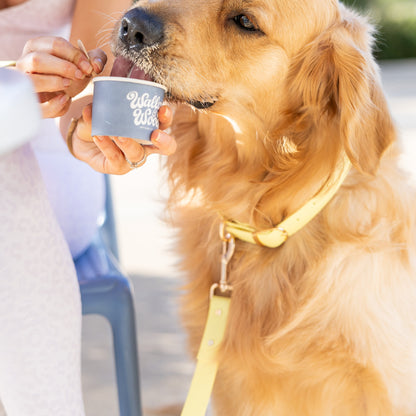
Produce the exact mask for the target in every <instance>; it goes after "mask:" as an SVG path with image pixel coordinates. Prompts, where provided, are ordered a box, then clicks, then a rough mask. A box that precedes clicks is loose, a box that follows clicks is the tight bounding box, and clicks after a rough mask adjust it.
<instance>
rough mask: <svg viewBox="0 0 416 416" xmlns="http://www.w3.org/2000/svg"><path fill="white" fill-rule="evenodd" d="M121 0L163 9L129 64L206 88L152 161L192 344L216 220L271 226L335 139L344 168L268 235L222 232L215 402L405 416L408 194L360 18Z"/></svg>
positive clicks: (244, 412) (413, 304) (412, 314)
mask: <svg viewBox="0 0 416 416" xmlns="http://www.w3.org/2000/svg"><path fill="white" fill-rule="evenodd" d="M133 7H142V8H144V9H145V10H147V12H148V13H151V14H153V15H155V16H158V17H159V18H160V19H161V20H162V21H163V22H164V38H163V41H162V42H161V43H160V45H158V47H155V48H153V49H152V50H150V51H147V52H146V53H145V52H142V53H141V55H138V56H135V57H134V59H136V60H137V61H138V63H139V64H140V65H141V66H143V67H144V68H146V70H147V72H149V73H150V74H151V75H152V77H153V78H154V79H155V80H156V81H158V82H161V83H163V84H165V85H166V86H167V87H168V89H169V93H170V95H171V96H172V97H173V98H174V99H176V100H178V101H190V100H194V101H195V100H199V101H215V104H214V105H213V106H212V107H210V108H208V109H207V110H206V111H204V112H199V111H195V110H192V109H191V108H190V107H188V106H179V107H178V109H177V113H176V116H175V124H174V127H173V134H174V135H175V137H176V139H177V142H178V150H177V152H176V154H175V155H173V156H171V157H170V159H169V162H168V167H169V174H170V183H171V185H172V194H171V198H170V207H171V208H172V209H173V212H174V213H173V219H174V222H175V225H176V226H177V227H178V228H179V231H180V232H179V237H178V243H177V248H178V250H179V252H180V254H181V255H182V258H183V260H182V269H183V271H185V272H186V274H187V275H188V279H189V281H188V284H187V287H186V295H185V296H184V299H183V307H182V312H183V318H184V324H185V326H186V329H187V330H188V333H189V343H190V347H191V350H192V352H193V354H195V353H196V351H197V348H198V346H199V342H200V339H201V335H202V331H203V328H204V324H205V319H206V315H207V308H208V293H209V289H210V286H211V285H212V284H213V283H214V282H217V281H218V279H219V275H220V264H219V253H220V250H221V241H220V239H219V237H218V227H219V224H220V217H221V216H222V217H225V218H230V219H234V220H238V221H240V222H245V223H249V224H251V225H252V226H255V227H256V228H257V229H259V230H261V229H265V228H269V227H270V226H272V225H276V224H278V223H279V222H280V221H281V220H282V219H283V218H285V217H286V216H287V215H290V214H291V213H293V212H294V211H295V210H297V209H299V208H300V207H301V206H302V205H303V204H304V203H305V202H306V201H307V200H308V199H309V198H311V197H312V196H313V195H314V194H316V192H318V191H319V189H320V188H321V187H322V185H323V184H324V183H325V182H326V181H327V180H328V179H329V178H330V177H331V175H332V173H333V172H334V167H335V165H336V163H337V161H338V160H339V158H340V157H341V156H342V154H343V152H346V154H347V155H348V157H349V159H350V160H351V162H352V165H353V167H352V169H351V171H350V173H349V175H348V177H347V179H346V180H345V182H344V184H343V185H342V187H341V189H340V190H339V191H338V193H337V194H336V196H335V197H334V198H333V199H332V201H331V202H330V203H329V204H328V205H327V206H326V207H325V208H324V210H323V211H322V212H321V213H320V214H319V215H318V216H317V217H316V218H315V219H314V220H313V221H312V222H311V223H309V224H308V225H307V226H306V227H305V228H304V229H302V230H301V231H299V232H298V233H296V234H295V235H294V236H292V237H290V238H289V240H288V241H287V242H286V243H285V244H284V245H283V246H281V247H280V248H277V249H268V248H263V247H259V246H255V245H251V244H248V243H245V242H241V241H237V246H236V253H235V255H234V257H233V259H232V262H231V264H230V268H229V278H230V282H231V283H232V285H233V287H234V291H233V296H232V306H231V312H230V318H229V323H228V327H227V332H226V338H225V342H224V344H223V348H222V351H221V357H220V370H219V374H218V378H217V381H216V384H215V388H214V393H213V397H214V408H215V410H216V414H217V415H219V416H360V415H363V416H364V415H366V416H370V415H371V416H376V415H377V416H393V415H394V416H410V415H416V390H415V388H416V387H415V386H416V297H415V294H416V278H415V277H416V276H415V211H416V201H415V193H414V191H413V189H411V187H409V185H408V184H407V178H406V175H405V174H403V173H402V172H401V171H400V169H399V168H398V154H399V153H398V146H397V143H396V132H395V129H394V126H393V123H392V120H391V116H390V114H389V110H388V108H387V105H386V101H385V98H384V95H383V92H382V87H381V84H380V79H379V73H378V68H377V65H376V63H375V61H374V59H373V58H372V50H371V49H372V43H373V33H372V28H371V26H370V25H369V24H368V23H367V21H366V20H365V19H364V18H362V17H360V16H358V15H357V14H355V13H354V12H352V11H350V10H349V9H347V8H345V7H344V6H343V5H342V4H340V3H338V2H337V1H335V0H250V1H243V0H205V1H196V0H178V1H148V2H147V1H143V2H139V3H137V4H135V5H134V6H133ZM240 15H245V16H248V17H249V18H250V20H251V21H252V22H253V23H254V25H255V29H259V30H260V31H246V30H244V29H242V28H241V26H238V25H239V24H240V23H241V22H240V21H239V20H238V19H237V20H236V19H233V17H235V16H240ZM244 22H246V21H244ZM244 22H243V23H244ZM119 53H120V51H119Z"/></svg>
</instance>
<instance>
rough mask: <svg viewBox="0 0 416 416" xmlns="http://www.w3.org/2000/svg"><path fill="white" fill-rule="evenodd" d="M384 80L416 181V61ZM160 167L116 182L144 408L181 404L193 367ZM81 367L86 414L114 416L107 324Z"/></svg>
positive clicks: (97, 327) (388, 68)
mask: <svg viewBox="0 0 416 416" xmlns="http://www.w3.org/2000/svg"><path fill="white" fill-rule="evenodd" d="M382 76H383V81H384V85H385V89H386V91H387V95H388V99H389V103H390V106H391V109H392V112H393V115H394V117H395V119H396V121H397V123H398V126H399V129H400V131H401V134H402V137H403V142H404V148H405V156H404V158H403V163H404V165H405V166H406V167H408V168H409V169H410V170H412V171H413V172H415V177H416V164H415V163H414V158H415V156H416V60H410V61H398V62H397V61H396V62H389V63H384V64H383V66H382ZM158 168H159V162H158V161H157V159H153V160H149V161H148V163H147V164H146V165H145V166H144V167H142V168H140V169H138V170H137V171H134V172H132V173H130V174H129V175H126V176H124V177H117V178H114V179H113V188H114V196H115V204H116V215H117V221H118V231H119V240H120V241H119V244H120V248H121V260H122V263H123V265H124V267H125V269H126V270H127V272H128V273H129V275H130V276H131V279H132V281H133V284H134V287H135V296H136V305H137V321H138V326H139V350H140V351H139V353H140V359H141V375H142V398H143V402H144V406H145V407H153V406H158V405H160V404H171V403H178V402H181V401H183V399H184V397H185V396H186V392H187V388H188V384H189V381H190V378H191V374H192V370H193V364H192V363H191V362H190V361H189V360H188V358H187V355H186V347H185V343H184V334H183V332H182V330H181V329H180V325H179V323H178V319H177V314H176V299H177V293H178V291H177V288H178V286H179V284H180V280H179V278H178V275H177V273H176V271H175V268H174V264H175V261H176V258H175V256H174V255H173V254H172V253H171V252H170V247H171V246H172V245H173V241H172V235H171V233H170V231H169V230H167V229H165V228H164V227H163V225H162V222H161V221H160V219H159V218H160V217H161V216H162V215H163V202H162V200H163V196H164V195H166V190H165V189H164V187H163V186H162V184H163V182H162V174H161V172H159V169H158ZM83 366H84V368H83V377H84V379H83V383H84V390H85V401H86V407H87V415H88V416H98V415H99V416H116V415H118V410H117V399H116V391H115V381H114V370H113V362H112V352H111V339H110V333H109V327H108V326H107V324H106V322H104V321H103V320H102V319H101V318H99V317H86V318H84V331H83Z"/></svg>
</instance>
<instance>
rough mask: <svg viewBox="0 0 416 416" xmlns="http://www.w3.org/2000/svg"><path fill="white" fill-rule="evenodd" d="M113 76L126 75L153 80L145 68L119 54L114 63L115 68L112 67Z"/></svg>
mask: <svg viewBox="0 0 416 416" xmlns="http://www.w3.org/2000/svg"><path fill="white" fill-rule="evenodd" d="M110 76H112V77H124V78H136V79H143V80H146V81H153V80H152V79H151V78H150V76H149V75H147V74H146V73H145V72H144V71H143V69H141V68H139V67H138V66H135V65H134V64H133V62H131V61H129V60H128V59H126V58H124V57H122V56H118V57H117V58H116V59H115V61H114V64H113V68H112V69H111V74H110Z"/></svg>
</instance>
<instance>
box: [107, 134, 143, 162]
mask: <svg viewBox="0 0 416 416" xmlns="http://www.w3.org/2000/svg"><path fill="white" fill-rule="evenodd" d="M114 141H115V143H116V144H117V146H118V147H119V149H120V150H121V151H122V153H123V154H124V159H126V158H127V159H128V160H130V161H131V162H137V161H139V160H142V159H143V157H144V156H145V155H148V154H150V153H151V152H149V151H147V150H145V148H146V149H147V148H148V147H151V146H147V145H145V146H142V145H141V144H140V143H138V142H137V141H136V140H134V139H130V138H127V137H114Z"/></svg>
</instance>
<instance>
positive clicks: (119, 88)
mask: <svg viewBox="0 0 416 416" xmlns="http://www.w3.org/2000/svg"><path fill="white" fill-rule="evenodd" d="M93 82H94V98H93V105H92V131H91V134H92V135H93V136H121V137H130V138H133V139H136V140H137V141H138V142H140V143H142V144H151V142H150V135H151V133H152V131H153V130H156V129H157V128H158V127H159V120H158V117H157V113H158V111H159V108H160V107H161V105H162V103H163V99H164V96H165V92H166V88H165V87H164V86H163V85H160V84H157V83H155V82H150V81H144V80H140V79H134V78H123V77H96V78H94V80H93Z"/></svg>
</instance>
